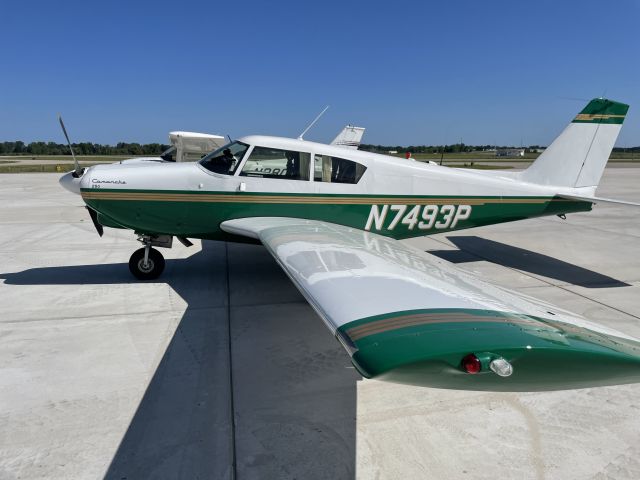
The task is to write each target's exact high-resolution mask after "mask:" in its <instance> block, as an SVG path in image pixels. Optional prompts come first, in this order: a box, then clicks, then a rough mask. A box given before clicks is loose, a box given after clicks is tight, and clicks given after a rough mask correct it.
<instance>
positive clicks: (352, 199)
mask: <svg viewBox="0 0 640 480" xmlns="http://www.w3.org/2000/svg"><path fill="white" fill-rule="evenodd" d="M82 198H83V199H85V200H117V201H145V202H208V203H272V204H273V203H280V204H322V205H376V204H378V205H384V204H388V205H484V204H487V203H507V204H509V203H532V204H540V203H546V202H548V201H550V200H551V198H528V197H518V198H473V197H460V198H442V197H420V198H410V197H395V198H393V197H356V196H345V197H325V196H282V195H217V194H191V193H133V192H131V193H130V192H127V191H123V192H122V193H120V192H113V191H112V192H96V191H91V192H82ZM554 201H572V200H566V199H555V200H554Z"/></svg>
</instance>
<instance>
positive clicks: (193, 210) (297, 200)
mask: <svg viewBox="0 0 640 480" xmlns="http://www.w3.org/2000/svg"><path fill="white" fill-rule="evenodd" d="M82 193H83V195H84V197H85V202H86V203H87V204H88V205H89V206H90V207H91V208H93V209H95V210H96V211H98V212H99V213H101V214H103V215H105V216H106V217H108V218H110V219H112V220H113V221H114V222H116V223H118V224H122V225H124V226H126V227H128V228H131V229H133V230H136V231H139V232H145V233H155V234H170V235H178V236H184V237H190V238H203V239H214V240H215V239H224V238H227V235H226V234H225V233H224V232H223V231H222V230H221V229H220V227H219V226H220V223H222V222H224V221H225V220H231V219H237V218H246V217H268V216H270V217H294V218H305V219H310V220H321V221H326V222H331V223H336V224H340V225H345V226H349V227H353V228H357V229H360V230H362V229H364V228H365V226H366V224H367V220H368V219H369V216H370V214H371V210H372V205H379V206H383V205H395V204H400V205H406V206H407V207H406V212H405V215H407V214H408V213H409V212H410V211H411V209H412V208H413V207H414V206H415V205H418V206H419V210H420V212H422V211H423V209H424V207H425V206H426V205H431V204H433V205H438V206H440V207H441V206H443V205H453V206H454V207H455V208H458V206H459V205H464V204H465V203H468V204H469V205H470V206H471V208H472V211H471V215H470V216H469V218H468V219H464V220H460V221H459V222H458V223H457V224H456V225H455V228H436V225H437V224H438V223H440V222H441V221H442V220H443V218H444V217H445V212H439V213H438V215H437V218H436V221H435V222H434V225H433V226H432V228H430V229H420V228H419V227H418V226H417V224H415V225H414V227H413V228H410V225H407V224H405V223H402V222H401V221H399V222H397V224H396V225H395V227H394V228H393V230H389V227H390V225H391V223H392V222H393V220H394V217H395V212H391V211H389V212H388V213H387V216H386V218H385V221H384V222H383V225H382V228H381V229H380V230H377V229H375V228H374V227H375V226H372V228H371V229H370V231H371V232H374V233H379V234H381V235H386V236H389V237H392V238H396V239H403V238H411V237H419V236H424V235H430V234H434V233H443V232H447V231H451V230H460V229H464V228H470V227H477V226H482V225H490V224H494V223H501V222H508V221H513V220H521V219H525V218H532V217H538V216H545V215H558V214H563V213H571V212H582V211H589V210H590V209H591V207H592V204H591V203H589V202H580V201H569V200H565V199H560V198H550V197H496V196H493V197H491V196H483V197H479V196H475V197H470V196H469V197H460V196H432V197H426V196H407V195H344V194H343V195H317V194H281V193H277V194H276V193H246V194H245V193H243V194H238V193H235V192H189V191H171V190H170V191H151V190H123V189H100V190H99V193H98V192H97V191H96V190H94V189H87V190H83V192H82ZM163 195H164V196H166V197H165V198H166V199H162V197H163ZM101 196H102V197H103V198H100V197H101ZM218 197H220V199H222V201H219V200H220V199H218V200H216V198H218ZM175 198H179V201H178V200H175ZM191 198H193V201H192V200H191ZM208 198H213V200H211V201H209V200H208ZM203 200H206V201H203ZM369 202H371V203H369ZM413 202H415V204H414V203H413Z"/></svg>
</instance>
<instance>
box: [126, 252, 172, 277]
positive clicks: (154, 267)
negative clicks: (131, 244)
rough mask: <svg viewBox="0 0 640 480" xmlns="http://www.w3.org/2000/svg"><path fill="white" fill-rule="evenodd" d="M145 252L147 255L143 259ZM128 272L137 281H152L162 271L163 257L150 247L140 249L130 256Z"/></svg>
mask: <svg viewBox="0 0 640 480" xmlns="http://www.w3.org/2000/svg"><path fill="white" fill-rule="evenodd" d="M147 250H148V252H149V253H148V254H147V256H146V258H145V252H146V251H147ZM129 270H130V271H131V273H132V274H133V276H134V277H136V278H137V279H138V280H153V279H155V278H158V277H159V276H160V274H161V273H162V271H163V270H164V257H163V256H162V254H161V253H160V252H159V251H158V250H154V249H153V248H151V247H144V248H140V249H138V250H136V251H135V252H133V255H131V258H130V259H129Z"/></svg>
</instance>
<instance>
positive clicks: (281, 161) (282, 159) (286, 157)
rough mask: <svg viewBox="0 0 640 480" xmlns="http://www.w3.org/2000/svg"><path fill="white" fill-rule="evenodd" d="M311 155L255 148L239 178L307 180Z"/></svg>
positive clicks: (276, 149)
mask: <svg viewBox="0 0 640 480" xmlns="http://www.w3.org/2000/svg"><path fill="white" fill-rule="evenodd" d="M310 162H311V154H310V153H306V152H294V151H291V150H280V149H278V148H267V147H255V148H254V149H253V151H252V152H251V155H249V158H248V159H247V161H246V162H245V164H244V166H243V167H242V171H241V172H240V175H241V176H245V177H262V178H281V179H287V180H309V169H310Z"/></svg>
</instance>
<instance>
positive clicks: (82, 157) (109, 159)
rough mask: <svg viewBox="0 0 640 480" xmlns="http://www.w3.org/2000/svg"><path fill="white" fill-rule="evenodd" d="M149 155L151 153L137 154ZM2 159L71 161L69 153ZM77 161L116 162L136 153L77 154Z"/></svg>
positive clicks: (6, 157)
mask: <svg viewBox="0 0 640 480" xmlns="http://www.w3.org/2000/svg"><path fill="white" fill-rule="evenodd" d="M137 156H138V157H145V156H146V157H149V156H153V155H137ZM0 158H2V160H7V159H12V160H13V159H15V160H42V161H45V162H64V163H66V162H73V158H72V157H71V155H0ZM76 158H77V159H78V161H79V162H118V161H120V160H126V159H128V158H136V155H78V156H77V157H76Z"/></svg>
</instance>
